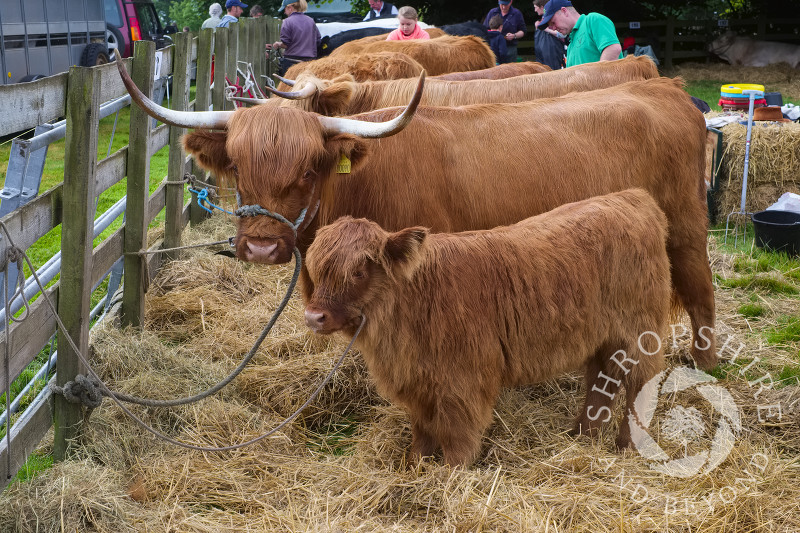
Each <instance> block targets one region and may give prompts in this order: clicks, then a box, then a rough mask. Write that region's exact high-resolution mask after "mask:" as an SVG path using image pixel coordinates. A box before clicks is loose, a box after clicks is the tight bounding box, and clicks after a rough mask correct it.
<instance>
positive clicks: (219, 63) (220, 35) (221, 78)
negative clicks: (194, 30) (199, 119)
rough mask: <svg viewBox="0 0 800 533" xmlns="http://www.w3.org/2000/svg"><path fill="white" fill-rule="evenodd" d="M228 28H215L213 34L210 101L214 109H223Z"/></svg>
mask: <svg viewBox="0 0 800 533" xmlns="http://www.w3.org/2000/svg"><path fill="white" fill-rule="evenodd" d="M230 34H231V32H230V29H228V28H217V32H216V33H215V34H214V89H213V90H212V91H211V103H212V104H213V105H214V111H222V110H224V109H225V72H227V70H228V41H229V39H228V38H229V37H230Z"/></svg>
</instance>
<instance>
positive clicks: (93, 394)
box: [51, 374, 103, 409]
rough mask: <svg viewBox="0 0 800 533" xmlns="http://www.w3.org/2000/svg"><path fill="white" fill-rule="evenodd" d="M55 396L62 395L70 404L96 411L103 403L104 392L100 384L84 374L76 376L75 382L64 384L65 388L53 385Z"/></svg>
mask: <svg viewBox="0 0 800 533" xmlns="http://www.w3.org/2000/svg"><path fill="white" fill-rule="evenodd" d="M51 390H52V391H53V393H54V394H61V395H63V396H64V399H65V400H67V401H68V402H69V403H80V404H83V405H85V406H86V407H88V408H89V409H94V408H95V407H100V404H101V403H102V402H103V392H102V390H101V389H100V382H99V381H97V380H96V379H94V378H92V377H88V376H84V375H83V374H78V375H77V376H75V380H74V381H68V382H66V383H64V386H63V387H59V386H57V385H51Z"/></svg>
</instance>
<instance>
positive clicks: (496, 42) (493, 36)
mask: <svg viewBox="0 0 800 533" xmlns="http://www.w3.org/2000/svg"><path fill="white" fill-rule="evenodd" d="M502 29H503V17H501V16H500V15H495V16H493V17H492V19H491V20H490V21H489V48H491V49H492V52H494V57H495V63H497V64H498V65H499V64H501V63H505V62H506V56H507V55H508V47H507V46H506V37H505V35H503V33H502V32H501V31H500V30H502Z"/></svg>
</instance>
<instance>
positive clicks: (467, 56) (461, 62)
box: [329, 35, 494, 76]
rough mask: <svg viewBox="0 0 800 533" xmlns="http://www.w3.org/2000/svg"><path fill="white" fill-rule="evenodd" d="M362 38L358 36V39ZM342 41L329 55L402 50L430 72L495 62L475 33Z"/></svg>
mask: <svg viewBox="0 0 800 533" xmlns="http://www.w3.org/2000/svg"><path fill="white" fill-rule="evenodd" d="M360 40H361V39H359V41H360ZM359 41H351V42H349V43H345V44H343V45H342V46H340V47H339V48H337V49H336V50H334V51H333V52H331V55H330V56H329V57H337V58H341V57H343V56H347V55H356V54H366V53H371V52H402V53H404V54H406V55H409V56H411V57H413V58H414V59H416V60H417V62H419V64H420V65H422V67H423V68H424V69H425V70H426V71H427V72H428V74H430V75H431V76H438V75H439V74H447V73H449V72H461V71H465V70H480V69H484V68H489V67H493V66H494V52H492V49H491V48H489V45H488V44H486V41H484V40H483V39H481V38H480V37H475V36H474V35H467V36H464V37H458V36H453V35H445V36H443V37H438V38H436V39H428V40H410V41H386V40H383V41H372V42H367V43H360V42H359Z"/></svg>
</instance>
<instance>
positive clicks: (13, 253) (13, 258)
mask: <svg viewBox="0 0 800 533" xmlns="http://www.w3.org/2000/svg"><path fill="white" fill-rule="evenodd" d="M6 260H7V261H8V262H9V263H19V262H20V261H22V250H20V249H19V248H17V247H16V246H9V247H8V248H6Z"/></svg>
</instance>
